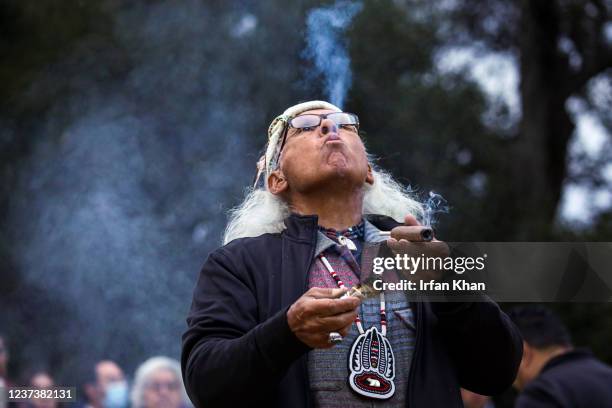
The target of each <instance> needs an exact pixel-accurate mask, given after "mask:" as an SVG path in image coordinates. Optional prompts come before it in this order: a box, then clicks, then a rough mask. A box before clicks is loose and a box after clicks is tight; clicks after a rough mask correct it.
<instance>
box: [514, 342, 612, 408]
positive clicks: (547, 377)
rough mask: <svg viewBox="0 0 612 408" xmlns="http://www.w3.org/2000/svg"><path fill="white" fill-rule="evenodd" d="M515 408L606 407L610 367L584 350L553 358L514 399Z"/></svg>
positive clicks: (611, 388)
mask: <svg viewBox="0 0 612 408" xmlns="http://www.w3.org/2000/svg"><path fill="white" fill-rule="evenodd" d="M515 406H516V407H517V408H553V407H555V408H565V407H567V408H610V407H612V367H610V366H608V365H605V364H604V363H602V362H601V361H599V360H597V359H596V358H595V357H593V355H592V354H591V353H590V352H589V351H587V350H573V351H569V352H567V353H565V354H561V355H559V356H556V357H553V358H552V359H551V360H550V361H549V362H548V363H546V365H545V366H544V368H542V371H541V372H540V374H539V375H538V376H537V377H536V379H535V380H533V381H532V382H530V383H529V384H528V385H527V386H526V387H525V389H524V390H523V392H522V393H521V394H520V395H519V397H518V398H517V400H516V404H515Z"/></svg>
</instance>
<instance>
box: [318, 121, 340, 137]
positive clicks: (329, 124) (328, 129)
mask: <svg viewBox="0 0 612 408" xmlns="http://www.w3.org/2000/svg"><path fill="white" fill-rule="evenodd" d="M328 133H338V125H336V122H334V121H333V120H331V119H327V118H325V119H323V120H322V121H321V134H323V135H327V134H328Z"/></svg>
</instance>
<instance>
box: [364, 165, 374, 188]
mask: <svg viewBox="0 0 612 408" xmlns="http://www.w3.org/2000/svg"><path fill="white" fill-rule="evenodd" d="M365 182H366V183H368V184H370V185H372V184H374V172H373V171H372V165H371V164H370V163H368V174H366V179H365Z"/></svg>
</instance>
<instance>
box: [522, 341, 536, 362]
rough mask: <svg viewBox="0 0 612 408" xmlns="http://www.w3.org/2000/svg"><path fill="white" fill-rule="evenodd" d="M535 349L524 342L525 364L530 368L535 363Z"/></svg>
mask: <svg viewBox="0 0 612 408" xmlns="http://www.w3.org/2000/svg"><path fill="white" fill-rule="evenodd" d="M533 351H534V350H533V348H532V347H531V346H530V345H529V344H527V342H526V341H524V340H523V364H524V365H525V366H526V367H528V366H529V364H531V362H532V361H533Z"/></svg>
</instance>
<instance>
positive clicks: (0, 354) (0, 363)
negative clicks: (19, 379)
mask: <svg viewBox="0 0 612 408" xmlns="http://www.w3.org/2000/svg"><path fill="white" fill-rule="evenodd" d="M8 362H9V351H8V347H7V344H6V339H5V337H4V335H3V334H1V333H0V387H10V386H12V383H11V382H10V381H9V380H8V378H7V376H8Z"/></svg>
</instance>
